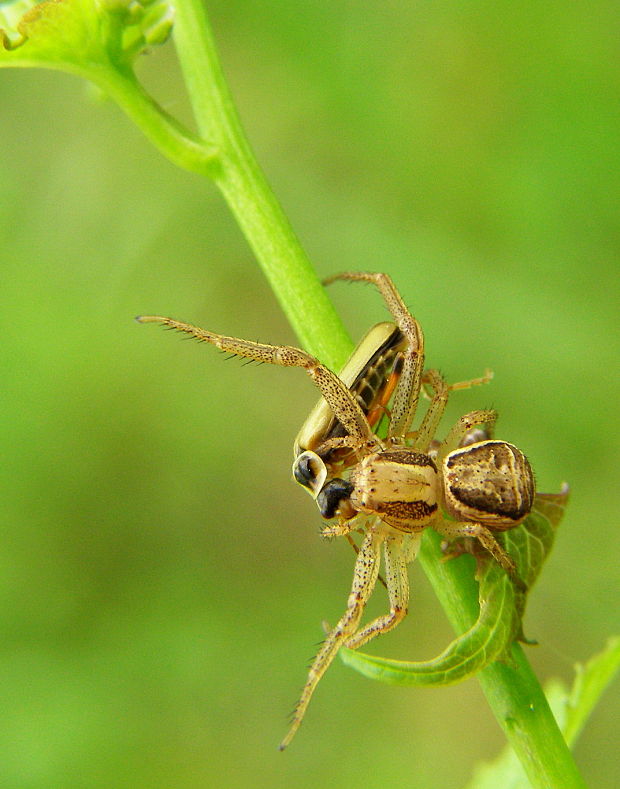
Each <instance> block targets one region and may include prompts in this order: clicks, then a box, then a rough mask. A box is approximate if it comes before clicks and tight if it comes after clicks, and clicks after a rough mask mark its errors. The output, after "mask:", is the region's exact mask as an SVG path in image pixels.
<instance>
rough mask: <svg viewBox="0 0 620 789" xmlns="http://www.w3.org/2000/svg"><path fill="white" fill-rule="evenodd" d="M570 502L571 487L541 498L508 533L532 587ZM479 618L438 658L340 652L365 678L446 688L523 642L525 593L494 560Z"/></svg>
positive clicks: (484, 574)
mask: <svg viewBox="0 0 620 789" xmlns="http://www.w3.org/2000/svg"><path fill="white" fill-rule="evenodd" d="M567 500H568V489H567V488H565V489H564V490H563V491H562V492H561V493H558V494H537V495H536V500H535V503H534V509H533V510H532V512H531V514H530V515H529V516H528V517H527V518H526V520H525V521H524V522H523V523H522V524H521V525H520V526H519V527H517V528H516V529H511V530H510V531H509V532H507V533H506V534H505V535H504V545H505V547H506V549H507V550H508V551H509V553H510V555H511V556H512V557H513V559H514V560H515V562H516V564H517V568H518V572H519V575H520V577H521V578H522V579H523V580H524V581H525V582H526V585H527V586H528V590H529V589H531V587H532V585H533V583H534V581H535V580H536V578H537V577H538V574H539V572H540V569H541V567H542V564H543V562H544V561H545V559H546V558H547V556H548V554H549V552H550V550H551V547H552V545H553V539H554V536H555V528H556V527H557V525H558V523H559V521H560V519H561V517H562V514H563V512H564V508H565V506H566V503H567ZM478 598H479V614H478V618H477V620H476V621H475V622H474V624H473V625H472V626H471V627H470V628H469V629H468V630H467V631H466V632H465V633H463V634H462V635H460V636H458V637H457V638H456V639H455V640H454V641H452V643H451V644H450V645H449V646H448V647H447V648H446V649H445V650H444V651H443V652H442V653H441V654H440V655H438V656H437V657H435V658H433V659H432V660H427V661H416V662H406V661H401V660H392V659H388V658H381V657H375V656H374V655H368V654H365V653H362V652H356V651H354V650H350V649H341V650H340V655H341V658H342V660H343V661H344V662H345V664H346V665H348V666H351V667H352V668H355V669H356V670H357V671H359V672H360V673H361V674H364V676H367V677H371V678H372V679H378V680H380V681H382V682H387V683H391V684H396V685H448V684H452V683H454V682H460V681H461V680H463V679H466V678H468V677H470V676H472V675H474V674H476V673H477V672H478V671H480V670H481V669H483V668H484V667H485V666H487V665H489V663H491V662H493V661H494V660H509V657H508V651H509V649H510V646H511V645H512V643H513V642H514V641H515V640H524V637H523V633H522V625H521V622H522V617H523V613H524V610H525V604H526V594H525V593H524V592H521V591H519V590H517V589H516V588H515V587H514V585H513V584H512V582H511V581H510V579H509V578H508V576H507V575H506V573H505V572H504V571H503V570H502V568H501V567H500V566H499V565H498V564H497V563H496V562H494V561H485V563H484V566H483V567H482V569H481V571H480V577H479V593H478Z"/></svg>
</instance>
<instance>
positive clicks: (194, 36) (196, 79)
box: [174, 0, 351, 369]
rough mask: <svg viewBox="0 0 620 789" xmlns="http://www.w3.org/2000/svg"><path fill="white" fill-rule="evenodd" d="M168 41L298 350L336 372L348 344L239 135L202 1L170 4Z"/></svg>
mask: <svg viewBox="0 0 620 789" xmlns="http://www.w3.org/2000/svg"><path fill="white" fill-rule="evenodd" d="M175 9H176V16H175V26H174V41H175V45H176V48H177V52H178V57H179V62H180V64H181V69H182V71H183V75H184V78H185V84H186V88H187V91H188V94H189V98H190V102H191V104H192V108H193V110H194V114H195V117H196V122H197V124H198V129H199V132H200V135H201V136H202V137H203V138H204V139H206V140H210V141H212V142H213V143H214V144H215V145H216V146H217V147H218V148H219V149H220V151H221V155H222V160H221V167H220V170H219V172H218V174H217V175H216V177H215V181H216V183H217V185H218V187H219V188H220V189H221V191H222V193H223V195H224V197H225V199H226V201H227V203H228V205H229V207H230V209H231V211H232V212H233V214H234V215H235V217H236V219H237V221H238V223H239V225H240V227H241V229H242V231H243V233H244V235H245V237H246V239H247V240H248V243H249V244H250V246H251V247H252V250H253V251H254V254H255V255H256V258H257V260H258V261H259V263H260V265H261V267H262V269H263V271H264V273H265V276H266V277H267V279H268V281H269V283H270V285H271V287H272V289H273V291H274V293H275V294H276V297H277V298H278V301H279V302H280V304H281V306H282V309H283V311H284V313H285V315H286V316H287V318H288V320H289V321H290V323H291V325H292V327H293V329H294V330H295V332H296V334H297V336H298V338H299V340H300V342H301V344H302V345H303V347H304V348H306V349H307V350H309V351H310V352H311V353H313V354H314V355H315V356H317V357H318V358H319V359H321V361H323V362H325V364H327V365H328V366H330V367H332V368H335V369H340V367H341V366H342V364H343V363H344V361H345V360H346V357H347V354H348V352H349V350H350V347H351V346H350V340H349V337H348V335H347V333H346V331H345V329H344V327H343V325H342V322H341V320H340V318H339V317H338V315H337V313H336V312H335V310H334V307H333V305H332V303H331V301H330V300H329V298H328V297H327V295H326V293H325V291H324V289H323V288H322V286H321V283H320V281H319V280H318V278H317V276H316V273H315V272H314V269H313V267H312V266H311V264H310V261H309V260H308V258H307V256H306V254H305V252H304V251H303V249H302V247H301V245H300V243H299V241H298V239H297V237H296V235H295V233H294V232H293V229H292V228H291V226H290V224H289V222H288V219H287V218H286V216H285V215H284V213H283V211H282V208H281V207H280V205H279V203H278V201H277V200H276V198H275V196H274V194H273V192H272V190H271V188H270V187H269V184H268V183H267V181H266V179H265V176H264V175H263V173H262V171H261V169H260V168H259V166H258V164H257V162H256V159H255V157H254V155H253V153H252V151H251V149H250V146H249V144H248V142H247V139H246V136H245V134H244V133H243V130H242V128H241V124H240V121H239V118H238V116H237V112H236V110H235V107H234V105H233V102H232V99H231V97H230V94H229V91H228V87H227V85H226V81H225V79H224V76H223V74H222V69H221V66H220V63H219V59H218V56H217V52H216V49H215V45H214V41H213V37H212V35H211V31H210V28H209V24H208V20H207V15H206V11H205V9H204V6H203V4H202V2H201V0H176V2H175Z"/></svg>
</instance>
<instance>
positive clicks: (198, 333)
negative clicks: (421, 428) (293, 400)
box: [136, 315, 373, 441]
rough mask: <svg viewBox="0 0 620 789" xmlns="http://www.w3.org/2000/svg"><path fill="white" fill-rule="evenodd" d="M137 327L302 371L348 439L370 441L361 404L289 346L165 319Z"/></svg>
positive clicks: (150, 318)
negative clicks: (159, 327) (160, 328)
mask: <svg viewBox="0 0 620 789" xmlns="http://www.w3.org/2000/svg"><path fill="white" fill-rule="evenodd" d="M136 320H137V321H138V322H139V323H161V324H163V325H164V326H168V327H169V328H171V329H176V331H180V332H184V333H185V334H189V335H190V336H191V337H194V338H195V339H196V340H199V341H200V342H208V343H209V344H211V345H215V347H216V348H219V349H220V350H221V351H225V352H226V353H231V354H233V355H235V356H242V357H244V358H245V359H252V360H253V361H257V362H265V363H267V364H276V365H279V366H280V367H301V368H302V369H303V370H305V371H306V373H307V374H308V375H309V376H310V377H311V378H312V380H313V382H314V384H315V385H316V386H317V387H318V388H319V389H320V390H321V394H322V395H323V397H324V398H325V400H326V401H327V402H328V403H329V405H330V407H331V408H332V410H333V412H334V414H335V415H336V417H337V418H338V421H339V422H340V423H341V424H342V425H343V427H344V428H345V429H346V431H347V433H348V434H349V435H350V436H353V437H355V438H358V439H361V440H367V441H369V440H372V437H373V432H372V429H371V427H370V425H369V424H368V420H367V419H366V415H365V414H364V412H363V410H362V408H361V406H360V404H359V403H358V402H357V400H356V398H355V397H354V396H353V395H352V394H351V392H350V391H349V389H348V388H347V386H346V385H345V384H344V383H343V382H342V381H341V380H340V378H338V376H337V375H336V374H335V373H333V372H332V371H331V370H329V369H328V368H327V367H325V365H323V364H321V362H319V360H318V359H316V358H315V357H314V356H311V355H310V354H309V353H306V352H305V351H302V350H301V348H295V347H293V346H290V345H268V344H266V343H261V342H252V341H251V340H242V339H240V338H238V337H227V336H226V335H224V334H215V332H212V331H209V330H208V329H201V328H199V327H198V326H192V325H191V324H190V323H184V322H183V321H177V320H175V319H174V318H166V317H164V316H162V315H142V316H140V317H138V318H136Z"/></svg>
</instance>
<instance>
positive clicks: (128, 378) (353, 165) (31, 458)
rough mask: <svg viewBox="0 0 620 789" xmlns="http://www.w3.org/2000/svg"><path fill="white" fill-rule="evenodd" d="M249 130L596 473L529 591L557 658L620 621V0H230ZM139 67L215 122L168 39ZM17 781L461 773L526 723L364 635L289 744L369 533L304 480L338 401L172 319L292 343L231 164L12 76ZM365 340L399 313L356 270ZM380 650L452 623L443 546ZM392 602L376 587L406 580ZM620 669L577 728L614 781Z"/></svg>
mask: <svg viewBox="0 0 620 789" xmlns="http://www.w3.org/2000/svg"><path fill="white" fill-rule="evenodd" d="M209 9H210V11H211V15H212V22H213V26H214V29H215V34H216V37H217V40H218V44H219V48H220V52H221V56H222V60H223V64H224V68H225V71H226V74H227V76H228V78H229V81H230V84H231V88H232V91H233V94H234V96H235V98H236V101H237V103H238V107H239V110H240V113H241V116H242V118H243V121H244V124H245V127H246V130H247V132H248V135H249V137H250V139H251V141H252V144H253V146H254V148H255V150H256V152H257V155H258V158H259V160H260V162H261V163H262V165H263V166H264V168H265V170H266V172H267V175H268V177H269V179H270V181H271V183H272V185H273V186H274V189H275V191H276V193H277V194H278V195H279V197H280V199H281V200H282V203H283V205H284V208H285V210H286V211H287V212H288V214H289V216H290V217H291V220H292V222H293V225H294V227H295V228H296V230H297V231H298V233H299V235H300V237H301V239H302V242H303V244H304V246H305V247H306V249H307V251H308V253H309V254H310V257H311V258H312V260H313V261H314V262H315V264H316V267H317V269H318V271H319V272H320V273H321V274H322V275H327V274H330V273H333V272H335V271H338V270H343V269H370V270H381V271H387V272H389V273H390V274H391V275H392V276H393V278H394V279H395V281H396V282H397V284H398V285H399V287H400V289H401V291H402V293H403V295H404V297H405V299H406V301H407V303H408V304H409V305H410V306H411V308H412V310H413V312H414V314H415V315H416V317H417V318H418V319H419V320H420V321H421V323H422V326H423V327H424V330H425V332H426V338H427V348H428V364H429V366H439V367H440V368H441V369H442V370H443V372H444V373H445V374H446V376H447V377H448V378H449V379H450V380H460V379H463V378H468V377H471V376H476V375H480V374H481V373H482V371H483V370H484V368H485V367H487V366H488V367H491V368H492V369H493V370H494V371H495V380H494V381H493V382H492V383H491V384H490V385H489V386H487V387H485V388H484V389H477V390H474V391H471V392H465V393H462V394H459V395H458V397H457V396H455V397H454V398H453V401H452V403H451V406H450V413H449V414H448V416H447V421H446V423H447V422H449V421H452V420H454V419H455V418H456V417H458V416H459V415H460V414H461V413H464V412H465V411H466V410H469V409H471V408H473V407H488V406H492V407H495V408H497V409H498V410H499V411H500V415H501V418H500V422H499V430H498V434H499V436H500V437H504V438H507V439H509V440H511V441H514V442H515V443H517V444H518V445H519V446H520V447H522V448H523V449H524V450H525V451H526V452H527V453H528V455H529V457H530V459H531V461H532V464H533V466H534V468H535V470H536V473H537V478H538V488H539V489H540V490H551V491H552V490H558V489H559V486H560V484H561V482H562V481H564V480H567V481H569V482H570V484H571V487H572V501H571V504H570V508H569V510H568V513H567V516H566V519H565V521H564V522H563V524H562V526H561V530H560V532H559V535H558V539H557V543H556V547H555V549H554V552H553V554H552V556H551V558H550V560H549V563H548V565H547V567H546V570H545V572H544V573H543V576H542V578H541V579H540V581H539V583H538V584H537V587H536V589H535V591H534V593H533V594H532V596H531V598H530V604H529V609H528V614H527V619H526V632H527V634H528V635H529V636H530V637H532V638H536V639H537V640H538V641H539V644H540V645H539V646H537V647H533V648H529V649H528V655H529V656H530V658H531V660H532V662H533V664H534V666H535V668H536V670H537V672H538V674H539V676H540V677H541V679H542V680H543V681H544V680H546V679H547V678H549V677H556V676H559V677H562V678H564V679H566V680H567V681H570V680H571V678H572V674H573V669H572V666H573V664H574V663H575V662H576V661H583V660H586V659H587V658H588V657H589V656H590V655H591V654H592V653H593V652H596V651H598V650H600V649H601V648H602V647H603V645H604V642H605V640H606V637H607V635H608V634H609V633H611V632H612V631H614V630H617V629H618V624H619V622H618V611H617V580H618V571H617V568H618V555H619V553H620V530H619V528H618V524H619V523H620V511H619V509H620V508H619V507H618V460H619V458H618V426H619V425H618V394H619V386H618V384H619V381H618V355H619V352H620V347H619V345H620V343H619V338H618V331H617V326H618V304H619V300H618V295H619V293H618V290H619V289H618V239H619V222H618V197H619V195H618V166H619V164H620V162H619V158H620V157H619V144H618V133H619V132H620V113H619V109H618V107H619V105H618V98H619V96H618V87H619V81H620V80H619V71H618V61H617V54H618V53H617V42H618V21H619V20H618V8H617V4H616V3H613V2H595V3H587V4H586V3H575V4H568V5H567V4H565V3H560V2H550V3H544V4H532V3H517V4H509V3H488V2H472V3H457V2H447V3H440V4H429V3H410V4H405V3H377V2H362V1H361V0H351V1H350V2H345V3H338V4H331V3H324V2H318V0H314V1H313V2H305V3H303V2H301V0H270V1H269V2H262V3H248V2H242V0H225V1H224V0H217V1H215V0H214V2H210V3H209ZM139 71H140V74H141V76H142V77H143V79H144V82H145V83H146V84H147V85H148V86H149V88H150V89H151V90H153V92H154V93H155V94H156V95H157V97H158V99H159V100H160V101H161V102H162V103H163V104H164V106H165V107H166V108H167V109H168V110H169V111H170V112H172V113H173V114H176V115H178V116H179V117H181V118H184V119H186V120H187V119H188V118H189V110H188V107H187V103H186V101H185V99H184V96H183V92H182V86H181V81H180V78H179V75H178V71H177V68H176V65H175V60H174V50H173V47H172V46H171V45H167V46H166V47H164V48H163V49H161V50H158V51H154V52H153V53H152V54H151V55H150V56H148V57H146V58H143V59H142V61H141V62H140V64H139ZM0 106H1V107H2V109H1V111H0V135H1V141H2V144H1V146H0V178H1V193H0V238H1V241H2V243H1V247H0V259H1V264H2V265H1V283H2V284H1V290H0V297H1V300H2V309H1V312H0V321H1V323H2V327H1V332H2V333H1V336H2V343H1V345H0V349H1V350H0V353H1V354H2V357H3V359H2V361H3V364H2V370H3V373H2V378H3V386H2V390H3V393H4V396H3V404H2V411H1V417H0V419H1V421H2V426H3V430H2V446H3V451H4V461H3V474H2V476H1V478H2V483H1V484H2V500H3V507H2V510H3V524H2V535H3V536H2V550H1V551H0V563H1V566H0V585H1V600H2V604H1V609H0V615H1V621H0V633H1V637H0V676H1V680H0V712H1V717H2V726H1V728H0V784H1V785H2V786H7V787H33V788H34V787H37V788H39V787H41V788H42V789H49V787H111V786H113V787H125V786H127V787H137V786H139V787H182V788H183V789H185V787H188V788H189V787H204V786H208V787H211V786H213V787H220V786H226V787H247V786H261V787H263V786H264V787H291V786H293V787H311V786H312V787H315V786H325V785H329V786H336V785H338V786H345V787H353V786H364V787H386V786H407V787H416V788H417V787H460V786H463V785H464V784H465V783H466V781H467V779H468V778H469V776H470V775H471V773H472V770H473V767H474V765H475V764H476V763H478V762H480V761H481V760H485V759H492V758H493V757H494V756H495V755H496V753H497V752H498V751H499V749H500V748H501V747H502V744H503V738H502V735H501V733H500V731H499V728H498V727H497V725H496V723H495V721H494V719H493V718H492V715H491V713H490V711H489V709H488V707H487V705H486V703H485V701H484V699H483V697H482V694H481V691H480V689H479V687H478V685H477V683H476V681H475V680H471V681H468V682H466V683H463V684H461V685H458V686H456V687H452V688H445V689H439V690H415V689H399V688H394V687H388V686H383V685H380V684H377V683H373V682H371V681H369V680H366V679H363V678H362V677H360V676H358V675H356V674H354V673H353V672H351V671H349V670H347V669H345V668H344V667H343V666H342V665H341V664H340V662H339V661H338V660H337V661H335V663H334V665H333V666H332V668H331V669H330V671H329V672H328V674H327V675H326V676H325V678H324V679H323V681H322V683H321V685H320V686H319V689H318V692H317V694H316V696H315V698H314V700H313V703H312V704H311V707H310V710H309V713H308V715H307V718H306V721H305V722H304V725H303V727H302V729H301V731H300V733H299V735H298V737H297V739H296V740H295V742H294V743H293V745H292V746H291V748H290V749H289V751H287V752H286V753H284V754H281V753H278V751H277V749H276V746H277V743H278V742H279V740H280V738H281V737H282V735H283V734H284V732H285V730H286V714H287V713H288V712H289V710H290V709H291V708H292V706H293V704H294V702H295V701H296V698H297V695H298V691H299V690H300V688H301V686H302V684H303V681H304V679H305V672H306V665H307V663H308V660H309V658H310V657H311V656H312V654H313V651H314V650H315V649H316V643H317V642H318V641H319V640H320V639H321V637H322V630H321V621H322V620H323V619H327V620H329V621H331V622H333V621H334V620H335V619H336V618H337V617H338V616H339V615H340V613H341V612H342V610H343V608H344V604H345V601H346V596H347V593H348V587H349V584H350V580H351V574H352V567H353V555H352V552H351V551H350V549H349V548H348V546H347V545H346V544H344V542H342V543H341V542H335V543H332V544H328V543H324V542H323V541H322V540H321V539H320V538H319V535H318V529H319V526H320V519H319V517H318V514H317V512H316V509H315V506H314V504H313V503H312V501H311V500H310V498H309V497H307V496H305V495H304V494H303V493H302V492H301V491H299V489H297V488H296V487H295V485H294V484H292V483H291V481H290V462H291V457H292V455H291V446H292V440H293V437H294V435H295V433H296V431H297V429H298V426H299V424H300V422H301V420H302V419H303V418H304V417H305V415H306V414H307V412H308V411H309V409H310V408H311V406H312V405H313V403H314V401H315V400H316V393H315V392H314V391H313V390H312V387H311V386H310V384H309V382H308V381H307V380H306V378H305V377H304V376H303V375H302V374H301V373H298V372H297V371H291V370H283V369H277V368H271V367H267V366H262V367H255V366H250V367H243V366H242V364H241V363H238V362H235V361H230V362H227V363H224V361H223V359H222V357H220V356H218V354H217V353H215V352H214V351H213V350H212V349H209V348H207V347H201V346H198V345H196V344H195V343H191V342H182V341H181V338H179V337H178V336H175V335H171V334H165V333H163V332H161V331H158V330H157V329H155V328H154V327H149V326H139V325H137V324H135V323H134V322H133V320H132V318H133V316H134V315H136V314H139V313H145V312H159V313H163V314H166V315H173V316H175V317H178V318H182V319H185V320H189V321H192V322H195V323H199V324H202V325H205V326H207V327H209V328H212V329H215V330H217V331H221V332H224V333H230V334H236V335H238V336H242V337H249V338H257V339H262V340H265V341H271V342H289V343H290V342H295V338H294V336H292V334H291V331H290V329H289V328H288V326H287V325H286V323H285V321H284V319H283V317H282V315H281V314H280V312H279V309H278V307H277V305H276V303H275V300H274V298H273V296H272V295H271V293H270V291H269V290H268V288H267V286H266V284H265V282H264V280H263V278H262V276H261V273H260V272H259V270H258V268H257V267H256V266H255V265H254V263H253V260H252V257H251V254H250V252H249V250H248V247H247V245H246V242H245V241H244V239H243V238H242V237H241V235H240V233H239V231H238V229H237V227H236V226H235V225H234V223H233V220H232V219H231V217H230V215H229V214H228V212H227V210H226V208H225V206H224V205H223V202H222V200H221V199H220V197H219V195H218V194H217V193H216V191H215V189H214V188H213V187H212V186H211V185H210V184H208V183H205V182H203V181H201V180H200V179H199V178H198V177H195V176H191V175H188V174H187V173H184V172H180V171H177V170H175V169H174V167H173V166H172V165H170V164H169V163H168V162H167V161H165V160H164V159H162V157H161V156H160V155H159V154H158V153H157V152H155V151H154V150H152V149H151V148H150V147H149V146H148V144H146V143H145V141H144V139H143V138H142V137H141V136H140V134H139V133H138V132H137V131H136V130H135V129H134V128H133V127H132V126H131V125H130V123H129V121H128V120H127V119H126V118H125V117H124V116H123V115H121V113H120V112H119V111H118V109H117V108H116V107H115V106H114V105H112V104H111V103H106V102H105V101H102V100H101V99H100V97H98V96H96V95H95V94H94V92H93V91H91V90H89V89H88V88H87V87H86V86H85V85H84V84H83V83H81V82H79V81H78V80H77V79H75V78H72V77H69V76H65V75H62V74H58V73H52V72H44V71H29V72H25V71H13V70H2V71H0ZM333 298H334V300H335V302H336V303H337V306H338V309H339V310H340V312H341V313H342V315H343V317H344V318H345V320H346V322H347V325H348V326H349V327H350V330H351V333H352V336H354V337H356V336H359V335H360V334H361V333H362V332H363V331H364V330H365V329H366V328H367V327H368V326H369V325H370V324H371V323H373V322H376V321H378V320H383V319H385V317H386V313H385V309H384V307H383V306H382V304H381V303H380V300H379V299H378V297H377V296H376V294H374V293H373V292H372V291H371V289H368V288H361V287H359V288H357V287H355V286H344V285H335V286H334V288H333ZM411 577H412V603H411V608H410V616H409V618H408V619H407V621H406V622H405V623H404V624H403V625H402V626H401V627H400V628H399V629H398V630H397V631H396V632H395V633H393V634H391V635H389V636H386V637H385V638H384V639H382V640H381V641H379V642H377V643H376V644H374V645H373V647H372V650H371V651H374V652H375V653H376V654H382V655H389V656H393V657H401V658H404V659H426V658H429V657H431V656H433V655H435V654H437V653H438V652H439V651H440V650H441V649H442V648H443V647H444V646H445V645H446V644H447V643H448V641H449V640H450V638H451V632H450V630H449V627H448V625H447V624H444V620H443V616H442V614H441V613H440V611H439V609H438V605H437V603H436V602H435V600H434V598H433V595H432V593H431V592H430V590H429V588H428V586H427V583H426V581H425V579H424V577H423V574H422V572H421V570H420V568H419V567H416V566H413V567H412V569H411ZM376 597H377V599H376V600H374V601H373V604H372V605H371V607H370V608H371V612H378V611H379V610H382V609H383V608H384V607H385V600H384V598H383V595H382V593H381V592H379V593H378V594H377V595H376ZM619 715H620V709H619V706H618V696H617V694H616V695H615V696H614V694H613V693H612V692H610V693H608V694H607V695H606V696H605V697H604V699H603V701H602V703H601V704H600V706H599V707H598V709H597V710H596V712H595V714H594V716H593V718H592V720H591V721H590V723H589V725H588V727H587V729H586V731H585V732H584V734H583V736H582V738H581V740H580V743H579V745H578V747H577V749H576V757H577V760H578V762H579V764H580V766H581V768H582V770H583V772H584V775H585V777H586V779H587V780H588V782H589V783H590V785H591V786H593V787H610V788H611V787H616V786H618V783H619V782H620V775H619V772H618V756H617V721H618V716H619Z"/></svg>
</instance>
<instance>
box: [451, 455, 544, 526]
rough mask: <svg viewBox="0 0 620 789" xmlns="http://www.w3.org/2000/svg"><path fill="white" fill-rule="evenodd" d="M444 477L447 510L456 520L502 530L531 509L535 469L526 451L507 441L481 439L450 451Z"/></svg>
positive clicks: (519, 520)
mask: <svg viewBox="0 0 620 789" xmlns="http://www.w3.org/2000/svg"><path fill="white" fill-rule="evenodd" d="M443 478H444V497H445V506H446V510H447V511H448V512H449V513H450V515H452V517H454V518H456V519H457V520H469V521H476V522H478V523H482V524H484V525H486V526H489V527H491V528H493V529H496V530H500V531H501V530H505V529H510V528H512V527H513V526H516V525H517V524H518V523H520V522H521V521H522V520H523V519H524V518H525V517H526V516H527V515H528V514H529V512H530V510H531V509H532V503H533V501H534V492H535V490H534V475H533V473H532V469H531V467H530V464H529V462H528V460H527V458H526V457H525V455H524V454H523V452H521V450H520V449H518V448H517V447H515V446H513V445H512V444H508V443H506V442H505V441H494V440H488V441H480V442H478V443H476V444H471V445H470V446H466V447H461V448H460V449H456V450H454V451H453V452H450V454H449V455H448V456H447V457H446V458H445V460H444V462H443Z"/></svg>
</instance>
